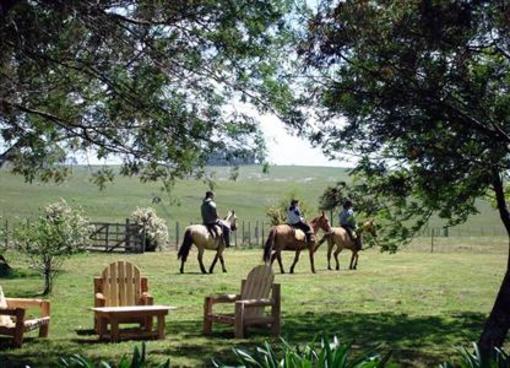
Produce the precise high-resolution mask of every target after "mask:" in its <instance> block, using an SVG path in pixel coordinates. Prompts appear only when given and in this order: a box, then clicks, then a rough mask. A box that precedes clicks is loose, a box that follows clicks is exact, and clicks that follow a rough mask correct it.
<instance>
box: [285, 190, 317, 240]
mask: <svg viewBox="0 0 510 368" xmlns="http://www.w3.org/2000/svg"><path fill="white" fill-rule="evenodd" d="M287 224H289V225H290V226H291V227H293V228H296V229H300V230H303V232H304V233H305V235H306V242H307V243H311V242H312V234H313V233H312V228H311V227H310V225H308V224H307V223H306V222H305V219H304V218H303V216H302V215H301V210H300V209H299V201H298V200H297V199H293V200H292V201H291V202H290V207H289V208H288V210H287Z"/></svg>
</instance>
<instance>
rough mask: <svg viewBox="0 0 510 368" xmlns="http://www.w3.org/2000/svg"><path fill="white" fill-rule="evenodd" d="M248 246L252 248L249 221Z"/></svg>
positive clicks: (249, 222) (249, 224)
mask: <svg viewBox="0 0 510 368" xmlns="http://www.w3.org/2000/svg"><path fill="white" fill-rule="evenodd" d="M248 246H251V221H248Z"/></svg>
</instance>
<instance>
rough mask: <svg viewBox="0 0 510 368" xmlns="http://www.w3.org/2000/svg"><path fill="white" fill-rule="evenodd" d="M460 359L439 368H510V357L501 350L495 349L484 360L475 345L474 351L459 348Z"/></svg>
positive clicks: (474, 344)
mask: <svg viewBox="0 0 510 368" xmlns="http://www.w3.org/2000/svg"><path fill="white" fill-rule="evenodd" d="M458 351H459V353H460V358H459V359H456V360H454V361H449V362H445V363H443V364H441V365H440V366H439V368H509V367H510V356H509V355H508V354H507V353H506V352H505V351H504V350H501V349H499V348H495V349H494V352H493V353H492V354H491V355H490V356H489V357H488V358H486V359H483V358H482V354H481V352H480V349H479V348H478V345H477V344H476V343H473V351H469V350H468V349H466V348H459V349H458Z"/></svg>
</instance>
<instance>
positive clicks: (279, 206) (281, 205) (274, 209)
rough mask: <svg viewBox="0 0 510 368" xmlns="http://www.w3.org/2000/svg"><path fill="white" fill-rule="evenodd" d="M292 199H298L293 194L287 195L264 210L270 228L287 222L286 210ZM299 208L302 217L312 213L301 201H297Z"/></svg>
mask: <svg viewBox="0 0 510 368" xmlns="http://www.w3.org/2000/svg"><path fill="white" fill-rule="evenodd" d="M292 199H299V198H298V196H297V194H296V193H295V192H290V193H287V194H286V195H285V197H283V198H282V199H280V200H279V201H278V202H277V203H276V204H274V205H271V206H269V207H267V208H266V216H267V218H268V219H269V221H270V222H271V225H272V226H275V225H279V224H284V223H286V222H287V209H288V208H289V205H290V201H291V200H292ZM299 208H300V209H301V212H302V213H303V216H304V217H306V215H307V214H310V213H311V212H312V211H311V210H310V207H309V206H308V205H307V204H306V202H305V201H303V200H301V199H300V200H299Z"/></svg>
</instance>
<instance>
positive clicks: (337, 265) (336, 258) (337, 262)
mask: <svg viewBox="0 0 510 368" xmlns="http://www.w3.org/2000/svg"><path fill="white" fill-rule="evenodd" d="M341 251H342V248H338V249H337V251H336V252H335V253H334V256H335V262H336V267H335V270H337V271H339V270H340V262H339V261H338V255H339V254H340V252H341Z"/></svg>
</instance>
